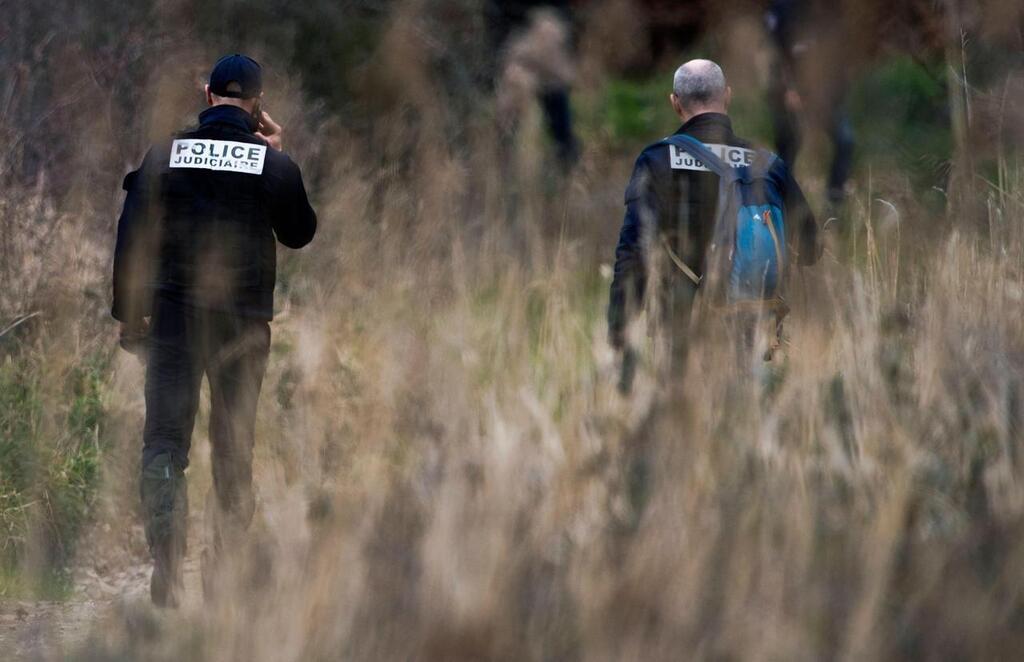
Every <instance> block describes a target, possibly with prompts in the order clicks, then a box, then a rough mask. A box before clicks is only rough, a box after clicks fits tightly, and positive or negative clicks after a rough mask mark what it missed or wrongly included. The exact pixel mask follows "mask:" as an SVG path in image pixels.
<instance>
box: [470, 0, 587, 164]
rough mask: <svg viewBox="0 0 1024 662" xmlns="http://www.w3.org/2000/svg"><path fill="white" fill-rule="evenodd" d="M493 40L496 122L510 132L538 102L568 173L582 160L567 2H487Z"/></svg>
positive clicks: (496, 0)
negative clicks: (572, 96)
mask: <svg viewBox="0 0 1024 662" xmlns="http://www.w3.org/2000/svg"><path fill="white" fill-rule="evenodd" d="M485 11H486V17H487V21H488V26H489V28H490V34H491V40H492V43H493V44H494V46H495V49H496V50H497V51H499V52H500V53H501V56H500V60H499V66H498V73H497V77H496V83H497V85H496V89H497V93H498V98H497V112H498V120H499V122H500V123H501V124H502V126H503V128H504V130H505V131H506V132H507V133H511V132H512V131H513V130H514V129H515V126H516V124H517V123H518V120H519V118H520V117H521V116H522V114H523V113H524V112H525V110H526V108H525V107H526V104H527V103H528V102H530V101H531V100H532V99H537V100H538V101H539V102H540V105H541V108H542V109H543V111H544V118H545V121H546V124H547V128H548V132H549V133H550V134H551V138H552V140H553V141H554V144H555V156H556V158H557V160H558V163H559V165H560V166H561V168H562V170H563V171H564V172H568V171H569V170H570V169H572V167H573V166H574V165H575V164H576V161H577V159H578V158H579V152H580V147H579V141H578V140H577V138H576V134H575V133H574V132H573V128H572V107H571V105H570V102H569V92H570V90H571V88H572V84H573V82H574V81H575V78H576V65H575V62H574V58H573V54H572V35H571V27H570V26H571V22H570V13H569V5H568V2H566V1H565V0H562V1H557V0H539V1H538V0H489V2H488V3H487V4H486V5H485Z"/></svg>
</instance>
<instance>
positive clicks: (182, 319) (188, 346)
mask: <svg viewBox="0 0 1024 662" xmlns="http://www.w3.org/2000/svg"><path fill="white" fill-rule="evenodd" d="M191 326H192V324H191V320H190V319H189V313H188V311H187V310H186V309H185V308H183V307H181V306H179V305H176V304H173V303H170V302H161V301H158V302H157V304H156V306H155V308H154V314H153V320H152V328H151V335H150V346H149V356H148V361H147V366H146V386H145V397H146V423H145V428H144V431H143V449H142V472H141V476H140V479H139V491H140V497H141V499H142V507H143V517H144V518H145V529H146V541H147V543H148V544H149V549H150V553H151V554H152V556H153V560H154V570H153V583H152V585H151V589H152V597H153V601H154V602H156V603H157V604H160V605H174V604H176V602H177V599H176V592H177V590H178V589H180V585H181V561H182V559H183V558H184V555H185V548H186V534H187V526H188V493H187V487H186V483H185V473H184V471H185V467H186V466H188V451H189V446H190V444H191V438H192V427H193V425H194V423H195V414H196V408H197V407H198V403H199V383H200V379H201V377H202V372H201V369H200V367H199V364H198V360H197V355H196V348H195V347H194V343H193V337H192V333H191V331H192V329H191Z"/></svg>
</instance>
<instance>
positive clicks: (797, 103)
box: [264, 88, 804, 114]
mask: <svg viewBox="0 0 1024 662" xmlns="http://www.w3.org/2000/svg"><path fill="white" fill-rule="evenodd" d="M782 102H783V103H784V104H785V106H786V110H788V111H789V112H791V113H799V112H800V111H802V110H803V109H804V100H803V99H801V98H800V93H799V92H797V91H796V90H794V89H792V88H790V89H788V90H786V93H785V95H784V96H783V97H782ZM264 114H265V113H264Z"/></svg>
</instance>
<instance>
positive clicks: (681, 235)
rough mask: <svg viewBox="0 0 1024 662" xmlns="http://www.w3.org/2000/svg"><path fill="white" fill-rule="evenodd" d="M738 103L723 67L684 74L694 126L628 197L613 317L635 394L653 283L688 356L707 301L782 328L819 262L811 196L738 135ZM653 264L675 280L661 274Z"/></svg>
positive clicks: (645, 163)
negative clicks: (634, 365)
mask: <svg viewBox="0 0 1024 662" xmlns="http://www.w3.org/2000/svg"><path fill="white" fill-rule="evenodd" d="M731 96H732V90H731V89H730V88H729V86H728V85H727V84H726V81H725V75H724V74H723V73H722V69H721V68H720V67H719V66H718V65H717V64H715V63H714V62H711V61H710V60H692V61H690V62H687V63H686V64H684V65H682V66H681V67H679V69H678V70H677V71H676V73H675V77H674V80H673V89H672V93H671V94H670V95H669V101H670V103H671V104H672V109H673V110H674V111H675V112H676V114H677V115H678V116H679V118H680V119H681V120H682V121H683V125H682V126H681V127H680V128H679V130H678V131H677V132H676V133H675V134H673V135H672V136H669V137H668V138H666V139H664V140H661V141H659V142H656V143H654V144H652V145H650V146H648V147H647V148H645V149H644V150H643V151H642V152H641V154H640V156H639V158H638V159H637V161H636V165H635V167H634V170H633V176H632V178H631V179H630V182H629V185H628V186H627V188H626V195H625V204H626V214H625V219H624V221H623V225H622V230H621V233H620V236H619V244H618V247H617V248H616V251H615V270H614V277H613V280H612V284H611V294H610V299H609V307H608V328H609V339H610V341H611V343H612V345H613V346H614V347H615V348H616V349H618V350H620V351H625V355H624V358H623V360H624V366H623V384H621V385H620V386H621V387H622V388H623V389H624V390H628V387H629V385H628V382H629V380H630V377H629V376H627V373H628V372H629V365H628V364H629V362H630V358H631V352H630V351H629V349H628V347H627V346H626V345H627V343H626V327H627V325H628V323H629V321H630V320H631V319H632V318H633V317H634V316H636V314H637V313H638V312H639V310H640V309H641V308H642V307H643V305H644V302H645V297H646V295H647V294H648V291H649V290H650V289H652V288H651V287H650V286H651V285H652V283H650V282H649V280H650V277H651V276H652V275H654V274H655V273H657V276H658V278H659V280H660V282H658V283H657V285H659V286H660V287H659V288H658V289H659V291H660V292H662V293H663V297H662V300H661V301H660V302H659V304H660V305H661V310H662V320H663V321H664V323H666V324H668V325H669V328H670V331H671V333H672V337H673V342H674V343H676V344H677V345H679V346H682V345H685V338H683V337H681V336H682V334H683V333H685V332H686V330H687V327H688V324H689V319H690V312H691V309H692V306H693V302H694V299H695V298H696V296H697V294H698V292H700V293H701V295H702V297H703V298H705V299H708V300H709V303H712V305H716V306H722V307H726V306H749V305H750V304H754V305H755V306H757V307H759V308H762V309H767V310H770V311H771V312H775V313H777V314H778V315H780V316H781V315H784V310H785V303H784V301H783V300H782V297H781V285H782V280H783V277H784V273H785V269H786V266H787V265H788V264H789V263H790V262H791V261H792V259H793V258H796V260H797V261H798V263H800V264H811V263H813V262H815V261H816V260H817V257H818V254H819V245H818V239H817V224H816V222H815V219H814V216H813V214H812V213H811V210H810V208H809V207H808V205H807V201H806V200H805V199H804V195H803V193H802V192H801V190H800V187H799V186H798V185H797V183H796V181H795V180H794V179H793V176H792V174H791V173H790V171H789V169H788V167H787V166H786V164H785V163H783V162H782V160H781V159H779V158H778V157H776V156H775V155H773V154H770V153H768V152H765V151H763V150H757V149H755V148H754V147H753V146H752V145H751V144H750V143H749V142H748V141H746V140H744V139H742V138H740V137H738V136H737V135H736V134H735V133H733V130H732V124H731V121H730V119H729V116H728V114H727V111H728V107H729V102H730V99H731ZM787 238H790V239H795V241H793V242H791V243H787ZM654 258H660V259H658V260H657V262H658V263H659V264H664V265H665V268H664V269H661V270H660V271H655V270H652V269H651V266H652V263H653V262H655V259H654Z"/></svg>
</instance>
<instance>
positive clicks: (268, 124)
mask: <svg viewBox="0 0 1024 662" xmlns="http://www.w3.org/2000/svg"><path fill="white" fill-rule="evenodd" d="M256 135H257V136H259V137H260V138H263V139H264V140H266V141H267V144H268V145H270V146H271V147H273V148H274V149H276V150H277V151H279V152H280V151H281V149H282V147H281V125H280V124H278V123H277V122H275V121H274V119H273V118H272V117H271V116H270V115H268V114H267V112H266V111H265V110H264V111H260V126H259V130H258V131H256Z"/></svg>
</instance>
